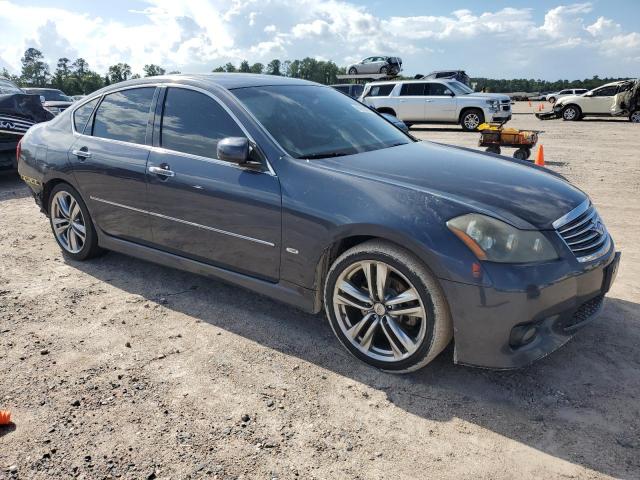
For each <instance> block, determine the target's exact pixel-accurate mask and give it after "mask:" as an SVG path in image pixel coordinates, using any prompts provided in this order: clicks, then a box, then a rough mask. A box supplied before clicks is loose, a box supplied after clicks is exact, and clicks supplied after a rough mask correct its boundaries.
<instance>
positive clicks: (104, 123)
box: [93, 87, 155, 145]
mask: <svg viewBox="0 0 640 480" xmlns="http://www.w3.org/2000/svg"><path fill="white" fill-rule="evenodd" d="M154 92H155V87H145V88H131V89H129V90H122V91H120V92H114V93H110V94H109V95H107V96H105V97H104V100H102V103H101V104H100V106H99V107H98V110H97V111H96V115H95V120H94V122H93V136H94V137H100V138H108V139H110V140H120V141H122V142H129V143H137V144H140V145H144V143H145V137H146V133H147V122H148V120H149V110H150V109H151V100H152V99H153V93H154Z"/></svg>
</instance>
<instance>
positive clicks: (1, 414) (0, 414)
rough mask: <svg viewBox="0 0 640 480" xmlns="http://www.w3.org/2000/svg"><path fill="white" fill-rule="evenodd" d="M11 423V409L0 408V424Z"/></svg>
mask: <svg viewBox="0 0 640 480" xmlns="http://www.w3.org/2000/svg"><path fill="white" fill-rule="evenodd" d="M10 423H11V412H10V411H9V410H0V425H9V424H10Z"/></svg>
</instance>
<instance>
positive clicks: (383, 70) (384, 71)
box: [380, 67, 388, 75]
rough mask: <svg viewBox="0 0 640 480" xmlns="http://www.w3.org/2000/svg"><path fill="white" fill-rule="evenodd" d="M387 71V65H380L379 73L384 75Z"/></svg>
mask: <svg viewBox="0 0 640 480" xmlns="http://www.w3.org/2000/svg"><path fill="white" fill-rule="evenodd" d="M387 73H388V69H387V67H380V74H381V75H386V74H387Z"/></svg>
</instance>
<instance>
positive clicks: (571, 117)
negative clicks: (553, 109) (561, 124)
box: [562, 105, 582, 121]
mask: <svg viewBox="0 0 640 480" xmlns="http://www.w3.org/2000/svg"><path fill="white" fill-rule="evenodd" d="M581 118H582V111H581V110H580V108H579V107H577V106H576V105H567V106H566V107H564V110H562V119H563V120H567V121H576V120H580V119H581Z"/></svg>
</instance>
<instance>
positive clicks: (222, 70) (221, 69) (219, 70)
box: [211, 65, 225, 73]
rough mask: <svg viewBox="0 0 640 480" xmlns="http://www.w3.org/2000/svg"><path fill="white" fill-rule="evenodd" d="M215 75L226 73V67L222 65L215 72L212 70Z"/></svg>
mask: <svg viewBox="0 0 640 480" xmlns="http://www.w3.org/2000/svg"><path fill="white" fill-rule="evenodd" d="M211 71H212V72H214V73H221V72H224V71H225V70H224V67H223V66H222V65H220V66H219V67H216V68H214V69H213V70H211Z"/></svg>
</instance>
